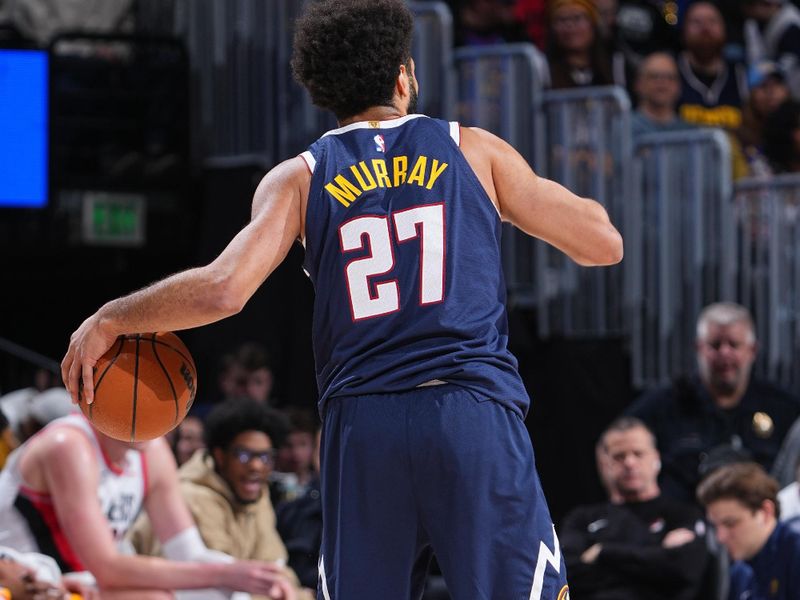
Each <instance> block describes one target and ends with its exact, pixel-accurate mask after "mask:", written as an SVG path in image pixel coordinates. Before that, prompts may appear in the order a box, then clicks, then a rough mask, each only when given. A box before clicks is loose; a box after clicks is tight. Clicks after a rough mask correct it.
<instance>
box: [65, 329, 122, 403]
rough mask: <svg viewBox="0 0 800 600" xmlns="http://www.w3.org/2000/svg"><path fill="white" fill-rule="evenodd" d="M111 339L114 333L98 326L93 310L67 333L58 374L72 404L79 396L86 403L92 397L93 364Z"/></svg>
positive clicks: (109, 345)
mask: <svg viewBox="0 0 800 600" xmlns="http://www.w3.org/2000/svg"><path fill="white" fill-rule="evenodd" d="M115 339H117V336H116V334H114V333H111V332H108V331H106V330H105V329H104V328H103V327H102V323H101V320H100V317H99V315H98V314H97V313H95V314H94V315H92V316H91V317H89V318H88V319H86V320H85V321H84V322H83V323H81V326H80V327H78V329H77V330H76V331H75V333H73V334H72V336H71V337H70V339H69V348H68V349H67V353H66V355H65V356H64V360H62V361H61V378H62V379H63V380H64V385H65V386H66V388H67V390H68V391H69V393H70V395H71V396H72V402H73V403H74V404H77V403H78V400H79V399H80V398H81V397H82V398H83V399H84V400H86V402H88V403H89V404H91V403H92V402H93V401H94V372H93V369H94V366H95V365H96V364H97V361H98V360H99V359H100V357H101V356H103V354H105V352H106V350H108V349H109V348H110V347H111V345H112V344H113V343H114V340H115Z"/></svg>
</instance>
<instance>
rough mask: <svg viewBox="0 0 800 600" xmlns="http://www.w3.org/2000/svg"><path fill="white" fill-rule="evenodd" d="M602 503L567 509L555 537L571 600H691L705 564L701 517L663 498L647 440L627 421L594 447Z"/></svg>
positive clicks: (634, 422) (646, 435)
mask: <svg viewBox="0 0 800 600" xmlns="http://www.w3.org/2000/svg"><path fill="white" fill-rule="evenodd" d="M597 463H598V469H599V471H600V478H601V480H602V481H603V483H604V485H605V487H606V490H607V491H608V496H609V501H608V502H607V503H604V504H598V505H593V506H583V507H579V508H577V509H575V510H573V511H572V512H571V513H570V514H569V515H568V516H567V517H566V519H565V520H564V523H563V526H562V528H561V530H560V532H559V537H560V539H561V548H562V551H563V553H564V560H565V561H566V565H567V571H568V573H569V579H570V593H571V594H572V595H573V596H574V597H575V598H580V599H581V600H593V599H594V600H598V599H612V598H613V599H614V600H627V599H630V600H641V599H643V598H647V600H658V599H661V598H663V599H664V600H667V599H669V600H683V599H685V600H693V599H694V598H696V597H697V595H698V593H699V591H700V589H701V584H702V579H703V574H704V572H705V565H706V560H707V550H706V545H705V538H704V532H705V526H704V524H703V521H702V514H701V513H700V511H699V510H698V509H697V508H696V507H695V506H694V505H693V504H683V503H681V502H677V501H675V500H671V499H669V498H665V497H664V496H662V495H661V491H660V490H659V487H658V483H657V477H658V471H659V469H660V461H659V457H658V450H656V447H655V439H654V438H653V434H652V433H651V432H650V431H649V430H648V429H647V427H646V426H645V425H644V423H642V422H641V421H639V420H638V419H634V418H631V417H623V418H620V419H618V420H616V421H614V422H613V423H612V424H611V425H610V426H609V427H608V429H607V430H606V431H605V432H604V433H603V435H602V436H601V438H600V441H599V442H598V444H597Z"/></svg>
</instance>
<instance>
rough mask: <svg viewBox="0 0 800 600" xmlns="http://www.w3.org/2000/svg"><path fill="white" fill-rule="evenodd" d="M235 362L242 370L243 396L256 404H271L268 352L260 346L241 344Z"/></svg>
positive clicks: (270, 368) (270, 366)
mask: <svg viewBox="0 0 800 600" xmlns="http://www.w3.org/2000/svg"><path fill="white" fill-rule="evenodd" d="M236 361H237V362H238V363H239V365H240V366H241V369H242V375H241V377H242V381H243V383H244V396H245V397H247V398H252V399H253V400H256V401H257V402H263V403H264V404H272V384H273V383H274V376H273V373H272V361H271V360H270V355H269V352H267V349H266V348H264V346H262V345H261V344H258V343H256V342H249V343H246V344H243V345H242V346H241V347H240V348H239V350H238V352H237V353H236Z"/></svg>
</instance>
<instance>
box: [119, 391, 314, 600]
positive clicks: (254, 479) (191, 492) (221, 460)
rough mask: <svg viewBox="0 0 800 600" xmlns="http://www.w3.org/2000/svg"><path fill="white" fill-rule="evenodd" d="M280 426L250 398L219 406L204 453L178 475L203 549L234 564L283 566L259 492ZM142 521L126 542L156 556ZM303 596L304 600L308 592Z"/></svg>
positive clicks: (271, 517) (270, 514) (271, 515)
mask: <svg viewBox="0 0 800 600" xmlns="http://www.w3.org/2000/svg"><path fill="white" fill-rule="evenodd" d="M286 427H287V426H286V423H285V420H284V419H283V417H282V415H280V414H279V413H276V412H274V411H272V410H270V409H269V408H267V407H266V406H264V405H263V404H261V403H259V402H256V401H255V400H251V399H247V400H238V401H237V400H232V401H229V402H224V403H222V404H219V405H217V406H216V407H215V408H214V409H213V410H212V411H211V412H210V413H209V415H208V418H207V419H206V430H205V437H206V450H201V451H198V452H195V454H194V455H193V456H192V458H191V459H190V460H189V462H187V463H186V464H185V465H183V466H182V467H181V469H180V472H179V477H180V491H181V494H182V496H183V498H184V500H185V502H186V505H187V506H188V507H189V511H190V512H191V514H192V517H193V518H194V522H195V523H196V525H197V529H198V531H199V532H200V537H201V538H202V539H203V542H204V543H205V546H206V547H207V548H209V549H211V550H215V551H219V552H224V553H225V554H228V555H230V556H232V557H234V558H236V559H240V560H257V561H268V562H270V563H281V564H285V563H286V559H287V554H286V548H285V547H284V545H283V542H282V541H281V538H280V536H279V535H278V532H277V530H276V529H275V512H274V510H273V508H272V504H271V503H270V500H269V494H267V493H265V492H266V483H267V477H268V476H269V473H270V471H271V470H272V467H273V465H274V461H275V453H276V449H275V448H276V447H278V446H279V445H280V444H281V443H282V442H283V439H284V436H285V435H286ZM147 517H148V518H143V519H139V520H138V521H137V522H136V525H135V526H134V529H133V531H132V532H131V535H130V539H131V541H132V543H133V546H134V548H136V550H137V552H139V553H140V554H155V555H157V554H160V553H161V552H162V549H161V548H159V547H158V546H157V544H155V543H154V540H153V539H152V526H153V525H155V522H154V520H153V517H152V515H150V514H148V515H147ZM151 524H152V525H151ZM289 575H290V577H291V578H292V579H293V580H294V581H295V583H296V578H295V577H294V574H293V573H291V572H289ZM303 597H309V598H310V597H311V595H310V591H308V590H306V592H305V596H303Z"/></svg>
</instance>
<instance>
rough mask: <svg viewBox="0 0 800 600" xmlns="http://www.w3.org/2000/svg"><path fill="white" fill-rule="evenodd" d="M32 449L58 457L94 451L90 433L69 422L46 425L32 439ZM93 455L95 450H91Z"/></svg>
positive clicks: (54, 457)
mask: <svg viewBox="0 0 800 600" xmlns="http://www.w3.org/2000/svg"><path fill="white" fill-rule="evenodd" d="M29 443H30V445H31V451H33V452H36V453H39V454H48V455H50V454H52V455H54V456H53V457H52V458H53V459H57V458H59V457H62V456H71V455H75V454H78V453H82V452H86V451H92V450H93V445H92V441H91V439H90V438H89V434H88V433H87V432H86V431H84V430H82V429H80V428H78V427H76V426H74V425H70V424H68V423H57V422H56V423H53V424H52V425H50V426H49V427H45V428H44V429H42V430H41V431H40V432H39V433H37V434H36V435H35V436H34V437H33V438H31V440H30V442H29ZM91 453H92V455H93V454H94V452H91Z"/></svg>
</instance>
